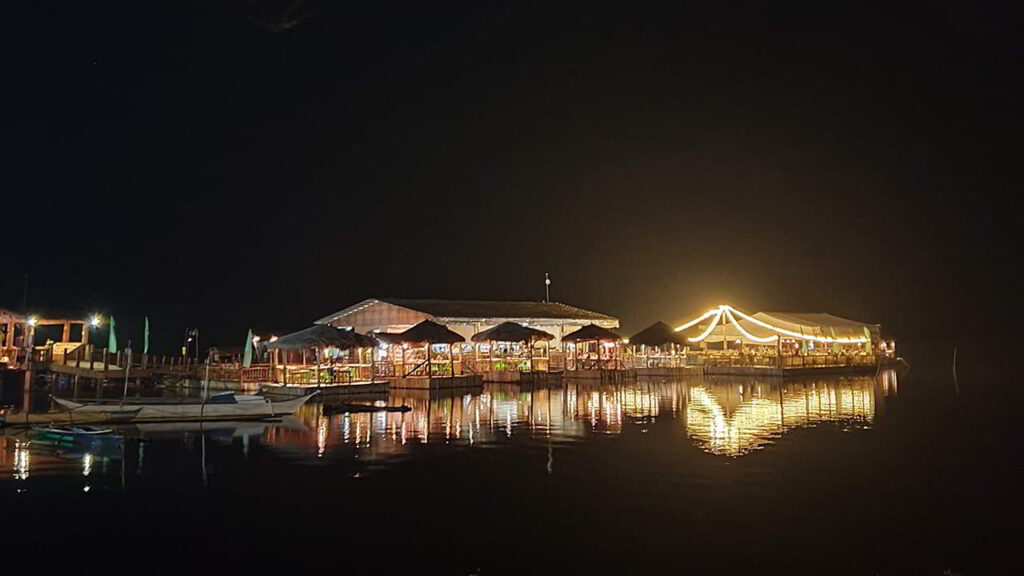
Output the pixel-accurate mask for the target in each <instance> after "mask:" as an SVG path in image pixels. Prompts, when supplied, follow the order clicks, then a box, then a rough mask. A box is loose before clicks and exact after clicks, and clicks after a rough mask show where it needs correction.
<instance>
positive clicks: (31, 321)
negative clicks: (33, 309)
mask: <svg viewBox="0 0 1024 576" xmlns="http://www.w3.org/2000/svg"><path fill="white" fill-rule="evenodd" d="M37 323H39V319H37V318H36V317H35V316H32V317H31V318H29V319H28V325H29V326H35V325H36V324H37Z"/></svg>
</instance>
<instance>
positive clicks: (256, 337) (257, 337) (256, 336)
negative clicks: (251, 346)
mask: <svg viewBox="0 0 1024 576" xmlns="http://www.w3.org/2000/svg"><path fill="white" fill-rule="evenodd" d="M252 341H253V342H259V341H260V337H259V335H258V334H257V335H255V336H253V337H252Z"/></svg>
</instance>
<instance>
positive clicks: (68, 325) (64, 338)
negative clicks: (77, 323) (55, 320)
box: [60, 320, 71, 342]
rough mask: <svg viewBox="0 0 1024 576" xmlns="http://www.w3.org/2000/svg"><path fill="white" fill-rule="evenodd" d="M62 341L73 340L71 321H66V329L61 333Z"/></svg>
mask: <svg viewBox="0 0 1024 576" xmlns="http://www.w3.org/2000/svg"><path fill="white" fill-rule="evenodd" d="M60 341H61V342H71V322H68V321H67V320H65V321H64V331H63V332H62V333H61V335H60Z"/></svg>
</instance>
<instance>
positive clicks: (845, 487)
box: [0, 371, 1019, 574]
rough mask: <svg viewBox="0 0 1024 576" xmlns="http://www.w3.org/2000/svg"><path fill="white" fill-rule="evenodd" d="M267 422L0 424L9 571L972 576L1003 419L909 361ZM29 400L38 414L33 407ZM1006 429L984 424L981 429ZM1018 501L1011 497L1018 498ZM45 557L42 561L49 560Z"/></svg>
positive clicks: (1003, 443) (993, 533) (1007, 523)
mask: <svg viewBox="0 0 1024 576" xmlns="http://www.w3.org/2000/svg"><path fill="white" fill-rule="evenodd" d="M360 401H361V402H363V403H365V404H374V403H376V404H381V405H383V404H387V405H405V406H409V407H411V408H412V410H411V411H409V412H405V413H391V412H377V413H362V412H345V411H344V410H343V409H339V408H338V407H336V406H333V405H332V404H331V403H329V402H327V403H311V404H308V405H306V406H305V407H303V409H302V410H301V411H300V412H299V413H298V414H297V415H296V416H295V417H290V418H286V419H284V420H282V421H279V422H265V423H264V422H260V423H218V424H206V425H200V424H146V425H138V426H126V427H123V428H122V429H121V430H119V432H120V433H121V434H122V435H123V440H120V441H119V440H117V439H110V440H94V441H89V442H76V443H70V444H65V445H53V443H47V442H43V441H40V440H38V439H34V438H33V437H32V435H31V434H26V433H24V432H19V431H14V430H8V431H6V433H5V434H6V435H5V436H3V437H2V438H3V439H2V440H0V494H2V496H0V497H2V499H3V510H4V518H5V521H4V524H3V528H2V531H3V535H4V540H3V541H4V542H5V549H7V550H16V551H17V553H16V554H13V556H9V557H8V559H9V560H19V561H26V562H28V563H30V564H33V565H38V566H39V567H46V568H52V569H56V568H74V567H76V566H79V567H81V566H83V565H87V566H90V567H91V568H96V569H97V570H99V567H98V566H96V565H95V564H94V562H95V558H96V557H97V555H98V554H99V553H100V551H102V554H103V555H104V556H106V555H109V554H110V553H111V552H112V551H116V557H117V558H119V560H118V561H117V562H115V563H114V564H113V565H111V566H109V567H104V568H103V570H101V571H108V570H114V571H117V570H120V569H125V570H126V571H127V570H128V569H129V567H131V566H133V565H137V563H139V562H146V561H148V560H150V559H151V558H152V557H153V556H155V555H158V556H159V557H160V559H161V560H160V562H159V567H160V568H166V569H168V570H178V569H181V570H189V569H194V567H195V566H200V565H201V566H207V567H210V568H218V567H219V568H223V569H225V570H231V571H232V573H238V572H239V571H258V572H265V571H280V570H287V571H296V570H331V571H338V572H352V573H378V574H380V573H384V574H386V573H409V574H413V573H416V574H422V573H438V574H470V573H474V572H479V573H481V574H505V573H580V572H584V571H586V572H597V573H607V572H625V573H634V572H637V571H641V570H667V571H670V572H672V573H677V572H690V573H775V572H779V571H786V572H790V573H826V574H828V573H851V574H904V573H915V572H916V573H925V574H941V573H943V571H960V572H963V573H984V572H986V571H987V569H989V568H990V567H991V566H993V565H994V564H993V563H994V562H995V561H996V560H997V559H1001V558H1002V555H1001V554H999V551H998V550H997V549H995V546H996V543H997V542H999V541H1001V539H1004V538H1006V537H1007V536H1008V534H1010V532H1009V530H1010V529H1011V528H1013V527H1016V526H1019V520H1017V519H1016V518H1014V517H1013V515H1012V511H1013V510H1014V509H1015V508H1014V506H1013V505H1006V504H1005V503H1004V502H1003V500H1004V499H1006V498H1016V496H1015V495H1014V494H1013V493H1011V492H1002V491H1003V490H1006V489H1009V488H1010V487H1011V486H1012V487H1016V486H1015V485H1013V482H1014V480H1015V479H1014V476H1013V473H1012V472H1011V471H1010V467H1009V466H1008V463H1007V456H1006V455H1005V454H1006V452H1004V450H1005V449H1008V448H1009V445H1008V444H1009V443H1008V441H1007V438H1008V436H1006V432H1007V431H999V430H998V427H999V426H1001V425H1002V420H1000V419H999V418H996V419H993V418H992V416H993V414H992V413H990V412H988V411H987V408H986V410H981V409H980V407H979V406H973V405H972V404H971V402H970V401H965V400H964V398H963V396H959V397H958V396H956V395H955V392H954V390H953V388H952V387H951V386H946V385H945V383H943V384H936V383H934V382H931V381H929V382H925V381H924V380H920V381H917V380H915V379H914V376H913V372H911V373H910V374H904V375H899V374H897V373H896V372H894V371H886V372H882V373H880V374H879V375H878V376H877V377H834V376H833V377H821V378H810V379H801V380H795V381H789V380H787V381H786V382H785V383H782V382H779V381H778V380H771V379H765V380H757V379H750V378H724V377H719V378H700V377H694V378H688V379H684V380H678V381H662V380H657V381H651V382H645V381H641V382H638V383H636V384H630V385H624V386H618V387H616V386H597V385H585V384H579V385H577V384H568V385H563V386H556V387H550V388H537V389H531V388H527V387H520V386H517V385H486V386H485V387H484V388H483V390H482V391H479V390H477V391H468V392H462V391H460V392H442V393H428V392H420V391H397V390H396V391H392V392H390V393H388V394H384V395H380V396H376V397H366V398H362V399H360ZM44 404H45V403H44ZM1000 432H1001V433H1002V434H1003V436H1002V437H997V434H998V433H1000ZM1017 509H1019V506H1017ZM55 550H59V551H60V553H59V554H54V553H53V552H54V551H55Z"/></svg>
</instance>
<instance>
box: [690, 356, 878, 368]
mask: <svg viewBox="0 0 1024 576" xmlns="http://www.w3.org/2000/svg"><path fill="white" fill-rule="evenodd" d="M700 361H701V364H704V365H707V366H737V367H742V366H749V367H766V368H837V367H846V366H874V365H876V364H877V363H878V357H877V356H874V355H871V354H851V355H844V354H814V355H809V356H782V357H779V356H774V355H757V354H709V355H703V356H702V357H701V358H700Z"/></svg>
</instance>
